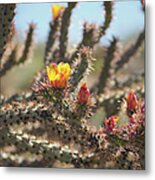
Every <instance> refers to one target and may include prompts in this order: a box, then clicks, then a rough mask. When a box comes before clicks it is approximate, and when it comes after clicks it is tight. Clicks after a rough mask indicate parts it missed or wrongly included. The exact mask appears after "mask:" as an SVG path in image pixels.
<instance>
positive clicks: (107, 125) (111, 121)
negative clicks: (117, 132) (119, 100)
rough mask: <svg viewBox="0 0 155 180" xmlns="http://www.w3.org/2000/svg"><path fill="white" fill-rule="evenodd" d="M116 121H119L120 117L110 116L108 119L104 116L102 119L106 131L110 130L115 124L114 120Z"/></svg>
mask: <svg viewBox="0 0 155 180" xmlns="http://www.w3.org/2000/svg"><path fill="white" fill-rule="evenodd" d="M118 121H120V117H118V116H111V117H109V118H108V119H107V118H106V119H105V120H104V125H105V129H106V131H108V132H112V131H113V129H114V128H115V126H116V122H118Z"/></svg>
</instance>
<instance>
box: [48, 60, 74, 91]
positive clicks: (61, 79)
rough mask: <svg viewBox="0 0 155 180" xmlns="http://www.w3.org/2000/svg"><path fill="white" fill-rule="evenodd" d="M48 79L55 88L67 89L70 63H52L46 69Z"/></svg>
mask: <svg viewBox="0 0 155 180" xmlns="http://www.w3.org/2000/svg"><path fill="white" fill-rule="evenodd" d="M46 72H47V76H48V79H49V80H50V82H51V84H52V86H53V87H55V88H65V87H66V86H67V82H68V79H69V77H70V73H71V69H70V66H69V64H68V63H63V62H61V63H59V64H58V65H57V64H55V63H52V64H51V65H50V66H47V67H46Z"/></svg>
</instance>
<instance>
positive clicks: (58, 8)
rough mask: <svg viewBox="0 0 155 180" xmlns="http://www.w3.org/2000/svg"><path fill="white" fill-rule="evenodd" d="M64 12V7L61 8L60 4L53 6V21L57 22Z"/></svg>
mask: <svg viewBox="0 0 155 180" xmlns="http://www.w3.org/2000/svg"><path fill="white" fill-rule="evenodd" d="M63 10H64V7H63V6H60V5H58V4H56V5H53V6H52V14H53V20H55V19H56V18H57V17H59V16H60V14H61V12H62V11H63Z"/></svg>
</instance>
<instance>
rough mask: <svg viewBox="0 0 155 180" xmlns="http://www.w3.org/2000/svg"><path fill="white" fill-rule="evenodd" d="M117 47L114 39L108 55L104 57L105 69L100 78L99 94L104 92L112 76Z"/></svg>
mask: <svg viewBox="0 0 155 180" xmlns="http://www.w3.org/2000/svg"><path fill="white" fill-rule="evenodd" d="M116 47H117V39H116V38H113V40H112V42H111V44H110V46H109V47H108V49H107V52H106V55H105V57H104V65H103V68H102V71H101V74H100V77H99V82H98V84H97V88H98V94H100V93H102V92H103V91H104V88H105V86H106V83H107V80H108V78H109V76H110V71H111V70H112V69H111V63H112V61H113V60H114V57H115V51H116V49H117V48H116Z"/></svg>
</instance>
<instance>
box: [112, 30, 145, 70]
mask: <svg viewBox="0 0 155 180" xmlns="http://www.w3.org/2000/svg"><path fill="white" fill-rule="evenodd" d="M144 38H145V31H142V32H141V33H140V34H139V36H138V38H137V40H136V42H135V43H134V44H132V45H131V46H130V47H129V48H128V49H127V50H126V51H125V52H124V53H123V54H122V56H121V57H120V59H119V60H118V62H117V63H116V68H115V71H116V72H117V71H118V70H120V69H121V68H122V67H123V66H124V65H125V64H126V63H128V62H129V60H130V59H131V57H133V56H134V55H135V54H136V52H137V51H138V49H139V48H140V47H141V45H142V43H143V41H144Z"/></svg>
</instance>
